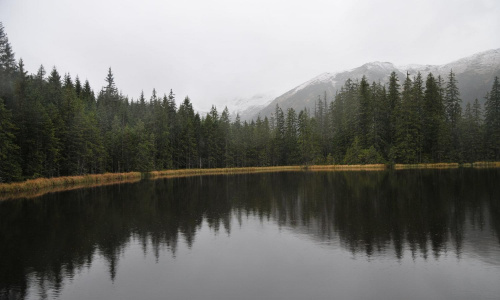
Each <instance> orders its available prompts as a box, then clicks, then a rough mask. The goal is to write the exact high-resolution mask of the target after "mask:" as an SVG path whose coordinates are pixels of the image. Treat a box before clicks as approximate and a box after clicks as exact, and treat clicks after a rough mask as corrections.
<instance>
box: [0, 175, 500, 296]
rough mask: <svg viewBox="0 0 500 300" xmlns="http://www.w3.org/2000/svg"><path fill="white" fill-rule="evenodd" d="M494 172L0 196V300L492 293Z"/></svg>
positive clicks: (164, 183)
mask: <svg viewBox="0 0 500 300" xmlns="http://www.w3.org/2000/svg"><path fill="white" fill-rule="evenodd" d="M499 237H500V170H469V169H466V170H446V171H400V172H345V173H272V174H249V175H233V176H206V177H190V178H177V179H165V180H157V181H143V182H140V183H136V184H122V185H117V186H108V187H99V188H92V189H82V190H75V191H69V192H61V193H55V194H49V195H45V196H43V197H40V198H37V199H20V200H19V199H18V200H9V201H3V202H0V299H499V297H500V296H499V295H500V240H499Z"/></svg>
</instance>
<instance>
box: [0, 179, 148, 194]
mask: <svg viewBox="0 0 500 300" xmlns="http://www.w3.org/2000/svg"><path fill="white" fill-rule="evenodd" d="M141 176H142V174H141V173H140V172H130V173H105V174H92V175H84V176H65V177H54V178H37V179H30V180H26V181H22V182H13V183H0V196H15V197H16V198H17V197H18V196H17V195H19V194H24V195H27V194H39V193H40V192H42V194H44V193H46V192H52V191H55V190H66V189H68V188H75V187H90V186H98V185H104V184H113V183H120V182H130V181H139V180H141ZM2 198H6V197H1V198H0V199H2Z"/></svg>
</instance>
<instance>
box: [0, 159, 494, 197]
mask: <svg viewBox="0 0 500 300" xmlns="http://www.w3.org/2000/svg"><path fill="white" fill-rule="evenodd" d="M459 167H465V168H500V162H475V163H468V164H458V163H437V164H406V165H403V164H396V165H394V166H392V167H389V166H387V165H384V164H371V165H313V166H280V167H249V168H218V169H181V170H164V171H152V172H149V173H140V172H130V173H105V174H93V175H84V176H67V177H54V178H37V179H31V180H27V181H23V182H14V183H0V200H4V199H9V198H20V197H36V196H40V195H42V194H45V193H49V192H56V191H62V190H68V189H76V188H83V187H93V186H100V185H108V184H117V183H125V182H136V181H139V180H141V179H142V178H149V179H158V178H173V177H187V176H200V175H220V174H245V173H268V172H286V171H296V172H298V171H313V172H317V171H381V170H386V169H390V168H392V169H394V170H407V169H454V168H459Z"/></svg>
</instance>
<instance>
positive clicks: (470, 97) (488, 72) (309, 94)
mask: <svg viewBox="0 0 500 300" xmlns="http://www.w3.org/2000/svg"><path fill="white" fill-rule="evenodd" d="M451 70H453V72H454V73H455V75H456V79H457V80H458V87H459V90H460V93H461V98H462V103H463V104H464V105H465V104H466V103H468V102H472V101H474V99H476V98H477V99H478V100H480V102H484V96H485V95H486V92H487V91H488V90H489V89H491V84H492V82H493V79H494V77H495V76H500V48H498V49H491V50H487V51H482V52H478V53H475V54H473V55H470V56H467V57H463V58H460V59H458V60H455V61H452V62H450V63H446V64H443V65H422V64H408V65H400V66H397V65H395V64H393V63H391V62H382V61H373V62H368V63H365V64H363V65H361V66H359V67H357V68H353V69H349V70H345V71H340V72H332V73H329V72H325V73H321V74H319V75H318V76H316V77H313V78H312V79H310V80H308V81H306V82H304V83H302V84H300V85H298V86H296V87H295V88H292V89H290V90H288V91H287V92H285V93H284V94H282V95H280V96H278V97H276V98H275V99H274V100H272V101H271V102H270V103H268V104H267V105H265V104H263V105H261V106H260V107H262V109H260V110H259V111H257V109H258V107H259V106H258V105H254V106H253V107H252V110H251V111H249V110H241V111H240V116H241V118H242V119H243V120H250V119H256V118H257V117H258V116H259V115H260V116H261V117H265V116H268V117H269V116H270V115H271V114H272V113H273V112H274V110H275V107H276V104H278V105H279V106H280V107H281V109H283V110H284V111H285V110H287V109H288V108H293V109H295V110H296V111H300V110H302V109H304V108H305V109H309V110H310V111H311V110H313V109H314V104H315V103H316V101H317V99H318V97H322V98H323V97H325V95H326V98H327V101H328V102H331V101H333V98H334V96H335V93H336V92H337V91H338V90H340V88H341V87H342V86H343V85H344V83H345V81H346V80H347V79H349V78H350V79H351V80H360V79H361V78H362V77H363V76H366V78H367V79H368V81H369V82H370V83H371V82H381V83H382V84H386V83H387V82H388V79H389V76H390V74H391V73H392V72H393V71H394V72H396V74H397V76H398V78H399V81H400V83H402V82H403V80H404V79H405V76H406V74H409V75H410V76H411V77H413V76H416V75H417V73H418V72H420V73H421V75H422V77H423V78H424V80H425V78H426V77H427V75H428V74H429V73H432V74H433V75H435V76H441V77H442V78H443V80H444V82H446V80H447V77H448V74H449V73H450V71H451Z"/></svg>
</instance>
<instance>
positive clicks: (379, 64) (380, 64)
mask: <svg viewBox="0 0 500 300" xmlns="http://www.w3.org/2000/svg"><path fill="white" fill-rule="evenodd" d="M363 67H367V68H373V67H376V68H381V69H385V70H387V69H394V65H393V64H392V63H390V62H386V61H384V62H382V61H373V62H369V63H366V64H364V65H363Z"/></svg>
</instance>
